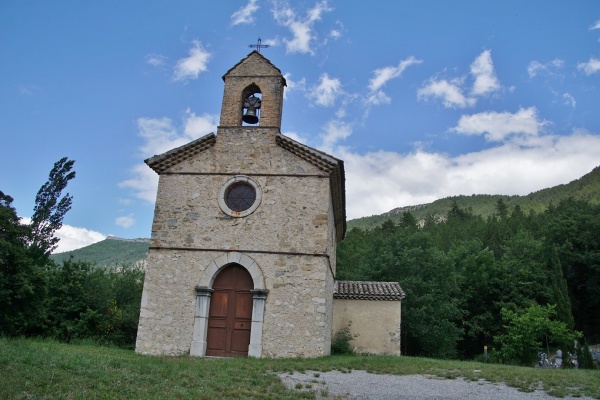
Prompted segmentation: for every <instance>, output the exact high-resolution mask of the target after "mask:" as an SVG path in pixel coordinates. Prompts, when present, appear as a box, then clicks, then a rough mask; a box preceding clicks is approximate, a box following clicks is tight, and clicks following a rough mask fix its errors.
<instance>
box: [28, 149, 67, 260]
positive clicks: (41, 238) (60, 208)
mask: <svg viewBox="0 0 600 400" xmlns="http://www.w3.org/2000/svg"><path fill="white" fill-rule="evenodd" d="M74 163H75V161H73V160H69V159H67V157H63V158H61V159H60V160H59V161H57V162H56V163H54V167H53V168H52V170H51V171H50V175H49V177H48V181H46V183H44V185H43V186H42V187H41V188H40V190H39V191H38V193H37V195H36V197H35V207H34V209H33V216H32V217H31V235H30V239H29V244H30V247H31V248H32V249H33V250H34V251H35V253H37V255H38V256H45V257H47V256H48V255H50V253H52V251H53V250H54V249H56V246H57V244H58V241H59V239H58V238H57V237H54V233H55V232H56V231H57V230H58V229H60V227H61V226H62V221H63V218H64V216H65V214H66V213H67V211H69V210H70V209H71V204H72V202H73V196H71V195H69V194H68V193H67V194H65V195H64V196H62V191H63V190H64V189H65V188H66V187H67V184H68V183H69V181H70V180H71V179H73V178H75V171H71V169H72V168H73V164H74ZM61 196H62V197H61Z"/></svg>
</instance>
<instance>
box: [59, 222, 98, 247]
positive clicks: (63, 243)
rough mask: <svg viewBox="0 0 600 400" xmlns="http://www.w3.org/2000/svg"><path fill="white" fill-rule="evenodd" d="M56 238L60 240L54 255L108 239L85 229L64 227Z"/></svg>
mask: <svg viewBox="0 0 600 400" xmlns="http://www.w3.org/2000/svg"><path fill="white" fill-rule="evenodd" d="M56 237H58V238H59V239H60V241H59V242H58V247H57V248H56V250H55V251H54V253H64V252H65V251H71V250H77V249H79V248H82V247H85V246H89V245H91V244H94V243H97V242H100V241H102V240H104V239H106V235H103V234H102V233H100V232H96V231H92V230H89V229H85V228H78V227H75V226H70V225H63V226H62V227H61V228H60V229H59V230H58V231H56Z"/></svg>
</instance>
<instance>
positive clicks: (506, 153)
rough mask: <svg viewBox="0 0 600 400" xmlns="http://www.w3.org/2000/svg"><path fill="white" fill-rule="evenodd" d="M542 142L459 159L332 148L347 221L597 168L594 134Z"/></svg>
mask: <svg viewBox="0 0 600 400" xmlns="http://www.w3.org/2000/svg"><path fill="white" fill-rule="evenodd" d="M541 139H543V140H539V141H538V142H537V143H536V144H535V145H532V146H528V147H522V146H518V145H515V144H513V143H503V144H501V145H499V146H496V147H493V148H489V149H486V150H482V151H478V152H473V153H467V154H461V155H458V156H449V155H447V154H443V153H436V152H428V151H426V150H423V149H416V150H414V151H413V152H411V153H409V154H399V153H394V152H388V151H378V152H371V153H366V154H358V153H354V152H351V151H348V150H347V149H344V148H341V149H336V153H337V156H338V157H340V158H341V159H343V160H344V165H345V171H346V199H347V206H346V210H347V215H348V218H349V219H353V218H358V217H363V216H369V215H377V214H381V213H384V212H387V211H390V210H392V209H394V208H396V207H402V206H409V205H417V204H424V203H430V202H432V201H435V200H437V199H441V198H444V197H448V196H457V195H470V194H504V195H526V194H529V193H531V192H534V191H537V190H540V189H543V188H547V187H551V186H555V185H558V184H563V183H568V182H570V181H572V180H574V179H577V178H579V177H581V176H583V175H584V174H586V173H588V172H590V171H591V170H592V169H593V168H594V167H596V166H598V160H599V159H600V135H598V134H592V133H590V132H586V131H575V132H573V133H571V134H570V135H566V136H559V135H548V136H545V137H543V138H541Z"/></svg>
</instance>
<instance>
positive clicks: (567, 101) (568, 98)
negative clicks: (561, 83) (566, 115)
mask: <svg viewBox="0 0 600 400" xmlns="http://www.w3.org/2000/svg"><path fill="white" fill-rule="evenodd" d="M563 99H565V104H567V105H569V106H571V107H573V108H575V106H577V102H576V101H575V97H573V96H571V94H570V93H564V94H563Z"/></svg>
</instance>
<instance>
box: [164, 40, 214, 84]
mask: <svg viewBox="0 0 600 400" xmlns="http://www.w3.org/2000/svg"><path fill="white" fill-rule="evenodd" d="M210 58H211V54H210V53H209V52H208V51H206V50H205V49H204V47H202V44H201V43H200V42H199V41H198V40H194V41H193V42H192V48H191V49H190V51H189V56H188V57H186V58H182V59H180V60H179V61H177V64H176V65H175V70H174V72H173V80H175V81H187V80H189V79H197V78H198V74H199V73H200V72H204V71H206V69H207V64H208V60H210Z"/></svg>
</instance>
